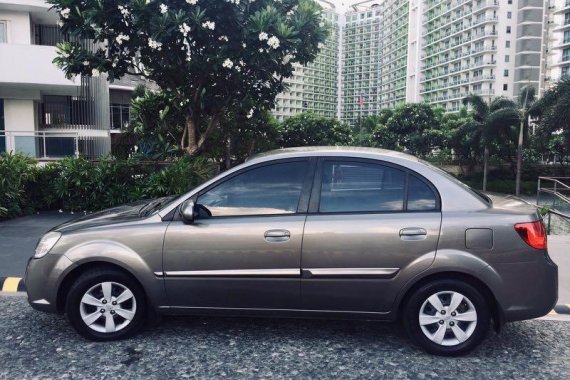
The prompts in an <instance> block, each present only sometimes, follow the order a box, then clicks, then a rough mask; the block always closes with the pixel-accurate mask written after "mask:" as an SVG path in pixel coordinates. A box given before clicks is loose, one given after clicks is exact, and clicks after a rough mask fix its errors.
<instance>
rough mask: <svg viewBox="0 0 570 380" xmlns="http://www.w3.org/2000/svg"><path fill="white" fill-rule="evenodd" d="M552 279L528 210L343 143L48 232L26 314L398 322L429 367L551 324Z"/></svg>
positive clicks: (98, 320) (29, 282) (97, 329)
mask: <svg viewBox="0 0 570 380" xmlns="http://www.w3.org/2000/svg"><path fill="white" fill-rule="evenodd" d="M557 281H558V274H557V267H556V265H555V264H554V263H553V262H552V261H551V260H550V258H549V256H548V252H547V246H546V234H545V229H544V226H543V223H542V220H541V218H540V216H539V215H538V214H537V213H536V211H535V210H533V209H525V208H522V207H518V208H515V207H509V208H503V206H502V205H501V204H497V203H496V202H495V203H494V202H493V201H492V200H491V199H490V198H489V197H488V196H486V195H483V194H480V193H478V192H476V191H474V190H472V189H470V188H469V187H467V186H465V185H463V184H462V183H461V182H459V181H457V180H455V179H454V178H453V177H451V176H449V175H448V174H446V173H445V172H443V171H441V170H439V169H437V168H435V167H433V166H431V165H429V164H427V163H426V162H423V161H421V160H418V159H417V158H415V157H413V156H410V155H406V154H403V153H397V152H392V151H386V150H379V149H368V148H344V147H343V148H295V149H284V150H278V151H273V152H269V153H265V154H262V155H258V156H255V157H253V158H252V159H250V160H249V161H247V162H246V163H245V164H242V165H240V166H238V167H235V168H233V169H232V170H229V171H227V172H225V173H222V174H221V175H219V176H218V177H216V178H214V179H212V180H210V181H209V182H207V183H205V184H203V185H201V186H199V187H197V188H195V189H193V190H192V191H190V192H188V193H186V194H184V195H182V196H179V197H177V198H163V199H157V200H154V201H152V202H150V203H148V202H144V203H138V204H131V205H126V206H121V207H117V208H114V209H109V210H106V211H102V212H99V213H95V214H92V215H89V216H87V217H83V218H80V219H77V220H74V221H72V222H69V223H65V224H63V225H60V226H58V227H56V228H54V229H53V230H52V231H50V232H48V233H47V234H46V235H45V236H43V237H42V239H41V240H40V242H39V243H38V246H37V249H36V252H35V255H34V257H33V258H31V259H30V261H29V263H28V268H27V272H26V280H25V282H26V286H27V292H28V298H29V302H30V304H31V305H32V307H34V308H35V309H38V310H42V311H46V312H60V313H65V314H67V317H68V319H69V322H70V323H71V325H72V326H73V327H74V328H75V329H76V330H77V331H78V332H79V333H80V334H81V335H83V336H85V337H87V338H88V339H92V340H98V341H108V340H113V339H120V338H125V337H127V336H131V335H133V334H134V333H135V332H137V331H139V330H140V328H141V327H142V326H143V325H144V323H145V321H148V320H149V319H153V318H155V317H156V316H157V315H161V314H189V315H198V314H200V315H205V314H206V315H233V316H271V317H300V318H305V317H311V318H313V317H318V318H361V319H367V320H382V321H394V320H401V321H402V322H403V324H404V326H405V328H406V330H407V332H408V333H409V335H410V337H411V338H412V340H413V341H414V342H416V344H418V345H419V346H421V347H422V348H424V349H425V350H426V351H428V352H430V353H433V354H439V355H460V354H463V353H466V352H468V351H469V350H471V349H473V348H474V347H475V346H477V345H478V344H479V343H480V342H481V341H482V340H483V339H484V338H485V336H486V335H487V333H488V331H489V328H490V327H491V326H494V327H495V329H497V330H498V329H499V328H500V326H502V325H503V324H504V323H505V322H509V321H516V320H523V319H529V318H535V317H539V316H543V315H545V314H547V313H548V312H549V310H551V309H552V307H553V306H554V305H555V303H556V300H557V289H558V284H557Z"/></svg>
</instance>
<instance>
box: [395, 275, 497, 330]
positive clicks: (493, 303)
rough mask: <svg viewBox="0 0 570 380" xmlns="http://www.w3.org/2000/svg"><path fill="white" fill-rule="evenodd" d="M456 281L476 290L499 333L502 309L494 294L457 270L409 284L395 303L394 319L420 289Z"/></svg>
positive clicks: (482, 283) (488, 288)
mask: <svg viewBox="0 0 570 380" xmlns="http://www.w3.org/2000/svg"><path fill="white" fill-rule="evenodd" d="M449 279H451V280H457V281H463V282H466V283H468V284H469V285H471V286H473V287H474V288H476V289H477V290H479V291H480V292H481V293H482V295H483V297H484V298H485V300H486V301H487V305H488V306H489V309H490V312H491V316H492V318H493V327H494V329H495V331H497V332H499V331H500V329H501V327H502V326H503V324H504V319H505V318H504V316H503V312H502V309H501V307H500V305H499V302H498V301H497V298H496V297H495V294H494V293H493V291H492V290H491V288H490V287H489V286H488V285H487V284H486V283H485V282H484V281H483V280H481V279H480V278H478V277H476V276H474V275H473V274H469V273H466V272H461V271H458V270H444V271H439V272H435V273H429V274H426V275H424V276H423V277H420V278H417V279H415V281H413V282H411V284H410V285H409V286H408V287H407V289H406V290H405V291H404V292H403V294H402V295H401V296H400V297H399V300H398V301H397V302H398V303H397V307H396V308H395V310H396V314H397V315H396V318H400V317H401V315H402V314H403V309H404V307H405V306H406V303H407V302H408V300H409V299H410V297H411V295H412V294H413V293H414V292H415V291H416V290H417V289H419V288H420V287H422V286H424V285H426V284H428V283H430V282H434V281H437V280H449Z"/></svg>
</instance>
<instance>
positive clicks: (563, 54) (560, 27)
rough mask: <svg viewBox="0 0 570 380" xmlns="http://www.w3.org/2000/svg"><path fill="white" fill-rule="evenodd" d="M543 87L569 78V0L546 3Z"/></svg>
mask: <svg viewBox="0 0 570 380" xmlns="http://www.w3.org/2000/svg"><path fill="white" fill-rule="evenodd" d="M547 4H548V7H547V18H546V38H547V43H548V45H547V49H546V54H545V58H544V59H543V64H544V72H545V75H544V79H543V80H544V87H545V88H548V87H550V86H551V85H552V84H553V83H556V81H558V80H560V78H562V77H568V76H570V0H549V1H548V2H547Z"/></svg>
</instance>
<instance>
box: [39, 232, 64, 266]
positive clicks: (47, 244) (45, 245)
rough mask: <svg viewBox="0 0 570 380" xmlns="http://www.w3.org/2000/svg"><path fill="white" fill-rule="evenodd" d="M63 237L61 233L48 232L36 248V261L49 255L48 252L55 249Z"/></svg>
mask: <svg viewBox="0 0 570 380" xmlns="http://www.w3.org/2000/svg"><path fill="white" fill-rule="evenodd" d="M60 237H61V233H59V232H48V233H47V234H45V235H44V236H42V238H41V239H40V242H39V243H38V246H37V247H36V253H35V254H34V259H39V258H42V257H44V256H45V255H47V254H48V252H49V251H50V250H51V249H52V248H53V246H54V245H55V243H57V241H58V240H59V238H60Z"/></svg>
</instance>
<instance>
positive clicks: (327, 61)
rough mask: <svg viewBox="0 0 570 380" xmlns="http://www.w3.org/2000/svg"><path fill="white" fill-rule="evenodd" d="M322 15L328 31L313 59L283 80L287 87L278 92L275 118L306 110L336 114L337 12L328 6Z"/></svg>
mask: <svg viewBox="0 0 570 380" xmlns="http://www.w3.org/2000/svg"><path fill="white" fill-rule="evenodd" d="M322 18H323V22H325V23H327V25H328V26H329V28H330V34H329V36H328V38H327V40H326V41H325V42H324V43H323V45H322V46H321V49H320V51H319V53H318V55H317V57H316V59H315V60H314V61H313V62H311V63H309V64H308V65H306V66H301V65H299V64H296V65H295V66H294V67H295V71H294V73H293V77H292V78H290V79H287V80H286V83H287V85H288V89H287V91H285V92H282V93H281V94H279V95H278V96H277V100H276V102H277V106H276V107H275V109H274V110H273V114H274V116H275V117H276V118H277V119H278V120H283V119H285V118H287V117H289V116H294V115H296V114H299V113H301V112H303V111H309V110H310V111H311V112H313V113H315V114H317V115H320V116H326V117H332V118H334V117H337V116H338V99H337V93H338V89H337V86H338V69H339V66H338V57H339V15H338V14H337V13H335V12H334V10H333V9H332V8H331V9H327V10H325V11H324V12H323V15H322Z"/></svg>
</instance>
